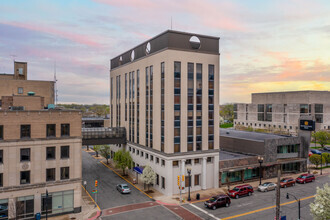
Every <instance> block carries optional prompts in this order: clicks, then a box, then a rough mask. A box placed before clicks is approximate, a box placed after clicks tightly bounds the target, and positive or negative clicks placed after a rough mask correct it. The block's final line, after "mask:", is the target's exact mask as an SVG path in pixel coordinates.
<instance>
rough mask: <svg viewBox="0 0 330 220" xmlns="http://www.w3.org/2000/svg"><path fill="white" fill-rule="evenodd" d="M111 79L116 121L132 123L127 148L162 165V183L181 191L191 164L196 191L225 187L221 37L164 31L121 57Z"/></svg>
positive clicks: (138, 160)
mask: <svg viewBox="0 0 330 220" xmlns="http://www.w3.org/2000/svg"><path fill="white" fill-rule="evenodd" d="M118 79H119V83H116V84H114V83H113V82H118ZM120 79H123V80H124V81H123V80H120ZM110 84H111V88H110V93H111V94H110V120H111V121H110V125H112V126H122V127H125V128H126V129H127V139H128V143H127V145H126V146H125V148H126V150H128V151H130V152H131V155H132V158H133V160H134V165H135V166H145V165H150V166H151V167H152V168H153V170H154V171H155V172H156V174H157V178H156V182H155V184H154V188H155V189H157V190H159V191H161V192H163V193H164V194H167V195H171V194H176V193H178V192H179V188H178V186H177V176H179V175H180V176H182V175H183V176H187V169H191V173H192V177H191V187H192V188H191V190H192V191H194V190H200V189H207V188H214V187H218V183H219V167H218V163H219V135H218V134H219V126H218V124H219V116H218V112H219V38H218V37H210V36H204V35H198V34H191V33H183V32H178V31H172V30H168V31H166V32H163V33H161V34H159V35H157V36H156V37H154V38H152V39H150V40H148V41H147V42H144V43H142V44H140V45H138V46H136V47H135V48H133V49H131V50H129V51H127V52H125V53H123V54H121V55H119V56H117V57H115V58H113V59H112V60H111V70H110ZM114 92H116V94H114ZM118 94H119V97H118ZM120 94H125V96H121V95H120ZM116 105H119V107H116V108H114V106H116ZM117 149H119V147H116V150H117ZM184 180H185V181H183V183H182V184H183V187H188V182H189V181H188V179H187V178H184Z"/></svg>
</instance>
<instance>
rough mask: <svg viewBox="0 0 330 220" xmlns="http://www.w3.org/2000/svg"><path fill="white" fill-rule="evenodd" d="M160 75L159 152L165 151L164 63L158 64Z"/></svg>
mask: <svg viewBox="0 0 330 220" xmlns="http://www.w3.org/2000/svg"><path fill="white" fill-rule="evenodd" d="M160 74H161V97H160V98H161V119H160V120H161V146H160V151H161V152H164V149H165V63H164V62H162V63H161V64H160Z"/></svg>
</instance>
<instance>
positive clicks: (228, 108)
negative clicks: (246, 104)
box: [220, 104, 234, 122]
mask: <svg viewBox="0 0 330 220" xmlns="http://www.w3.org/2000/svg"><path fill="white" fill-rule="evenodd" d="M220 116H221V117H223V118H224V119H225V120H229V121H230V122H233V121H234V105H233V104H227V105H224V106H222V107H221V110H220Z"/></svg>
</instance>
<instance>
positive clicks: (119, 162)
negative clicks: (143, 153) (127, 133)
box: [113, 150, 133, 175]
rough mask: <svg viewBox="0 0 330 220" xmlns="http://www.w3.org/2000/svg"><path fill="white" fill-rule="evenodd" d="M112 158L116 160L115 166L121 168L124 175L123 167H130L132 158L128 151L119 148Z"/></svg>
mask: <svg viewBox="0 0 330 220" xmlns="http://www.w3.org/2000/svg"><path fill="white" fill-rule="evenodd" d="M113 160H114V161H115V162H116V167H117V168H119V169H122V170H123V174H124V175H125V169H126V168H128V169H131V168H132V163H133V159H132V157H131V155H130V154H129V152H128V151H124V150H119V151H117V152H116V153H115V156H114V158H113Z"/></svg>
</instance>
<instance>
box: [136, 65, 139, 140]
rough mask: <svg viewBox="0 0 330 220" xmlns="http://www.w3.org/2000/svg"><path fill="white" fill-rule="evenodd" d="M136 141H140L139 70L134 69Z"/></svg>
mask: <svg viewBox="0 0 330 220" xmlns="http://www.w3.org/2000/svg"><path fill="white" fill-rule="evenodd" d="M136 114H137V115H136V143H138V144H139V142H140V70H137V71H136Z"/></svg>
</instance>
